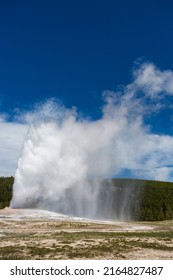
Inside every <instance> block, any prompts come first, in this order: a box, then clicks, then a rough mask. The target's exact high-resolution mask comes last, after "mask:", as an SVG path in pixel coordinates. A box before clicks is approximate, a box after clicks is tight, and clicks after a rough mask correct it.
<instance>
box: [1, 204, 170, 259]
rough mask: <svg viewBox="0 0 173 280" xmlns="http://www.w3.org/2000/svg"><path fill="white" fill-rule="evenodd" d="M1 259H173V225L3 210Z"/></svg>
mask: <svg viewBox="0 0 173 280" xmlns="http://www.w3.org/2000/svg"><path fill="white" fill-rule="evenodd" d="M0 259H146V260H150V259H153V260H156V259H173V221H164V222H118V221H117V222H112V221H109V222H103V221H91V220H88V219H82V218H74V217H70V216H65V215H61V214H58V213H54V212H48V211H43V210H36V209H10V208H5V209H3V210H0Z"/></svg>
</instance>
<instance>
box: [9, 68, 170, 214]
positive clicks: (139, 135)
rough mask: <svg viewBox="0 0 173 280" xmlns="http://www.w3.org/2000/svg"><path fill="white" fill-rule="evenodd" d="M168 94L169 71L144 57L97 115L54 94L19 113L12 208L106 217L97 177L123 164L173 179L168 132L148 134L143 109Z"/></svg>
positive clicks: (154, 176)
mask: <svg viewBox="0 0 173 280" xmlns="http://www.w3.org/2000/svg"><path fill="white" fill-rule="evenodd" d="M166 95H170V96H171V95H173V74H172V72H171V71H163V72H161V71H160V70H159V69H157V68H156V67H155V66H154V65H153V64H151V63H149V64H147V63H145V64H142V65H141V66H140V67H139V68H138V69H135V70H134V79H133V82H132V83H131V84H129V85H127V86H126V87H124V88H123V89H122V90H121V91H120V92H110V91H105V92H104V93H103V97H104V105H103V107H102V117H101V118H100V119H98V120H94V121H92V120H89V119H86V118H82V117H81V116H80V115H79V114H78V113H77V111H76V110H75V109H74V108H72V109H67V108H65V107H63V106H60V105H59V104H58V103H57V102H55V101H53V100H48V101H47V102H46V103H45V104H42V105H39V106H37V107H35V109H34V110H33V111H32V112H28V113H27V114H25V115H23V116H22V118H25V120H26V121H27V122H29V123H30V129H29V132H28V135H27V138H26V140H25V143H24V148H23V151H22V155H21V158H20V159H19V162H18V168H17V171H16V175H15V184H14V191H13V199H12V202H11V207H40V208H44V209H49V210H56V211H58V212H62V213H67V214H72V215H77V216H87V217H98V216H104V213H103V214H102V215H100V213H101V212H102V209H103V208H104V211H106V210H105V208H107V207H108V206H105V205H104V207H101V206H100V207H98V201H97V199H98V197H99V192H100V181H101V180H103V179H105V178H111V177H112V176H118V175H119V174H121V172H122V171H123V170H130V171H131V172H132V174H137V173H138V174H139V175H140V176H141V177H142V176H143V177H146V176H147V177H148V178H152V179H170V178H172V177H171V176H172V167H171V166H172V163H173V162H172V158H173V138H172V137H171V136H169V135H157V134H153V133H152V132H151V128H150V127H149V126H147V125H145V117H146V116H148V115H149V113H148V112H150V114H152V113H155V112H156V111H160V110H161V108H162V107H163V105H164V98H165V96H166ZM125 201H126V200H125ZM105 203H106V202H105ZM109 204H110V200H109V201H108V202H107V205H109ZM101 208H102V209H101Z"/></svg>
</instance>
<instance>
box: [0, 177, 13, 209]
mask: <svg viewBox="0 0 173 280" xmlns="http://www.w3.org/2000/svg"><path fill="white" fill-rule="evenodd" d="M13 183H14V177H0V209H2V208H4V207H8V206H9V204H10V201H11V198H12V187H13Z"/></svg>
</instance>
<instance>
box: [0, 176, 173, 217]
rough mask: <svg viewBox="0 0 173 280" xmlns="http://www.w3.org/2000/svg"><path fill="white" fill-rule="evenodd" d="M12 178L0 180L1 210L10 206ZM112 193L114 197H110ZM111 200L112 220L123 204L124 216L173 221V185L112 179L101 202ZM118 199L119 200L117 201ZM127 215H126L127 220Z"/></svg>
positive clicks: (104, 187)
mask: <svg viewBox="0 0 173 280" xmlns="http://www.w3.org/2000/svg"><path fill="white" fill-rule="evenodd" d="M13 183H14V178H13V177H0V208H1V209H2V208H4V207H8V206H9V204H10V201H11V198H12V186H13ZM110 194H111V195H110ZM110 197H111V198H112V203H111V209H110V211H111V217H112V218H115V219H116V213H118V211H119V209H120V208H122V207H121V206H122V204H123V203H124V209H125V213H126V212H128V213H129V214H130V215H129V218H130V217H131V218H132V219H133V220H138V221H140V220H141V221H162V220H169V219H173V183H170V182H160V181H148V180H136V179H112V180H111V181H109V183H107V181H104V183H103V187H102V191H101V194H100V198H99V199H100V203H101V204H102V205H103V207H104V201H105V200H106V199H109V198H110ZM117 198H118V199H117ZM126 216H127V215H126V214H125V217H126Z"/></svg>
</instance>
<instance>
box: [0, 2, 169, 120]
mask: <svg viewBox="0 0 173 280" xmlns="http://www.w3.org/2000/svg"><path fill="white" fill-rule="evenodd" d="M0 7H1V8H0V37H1V44H0V61H1V63H0V99H1V110H2V111H11V110H12V109H13V108H15V107H20V108H21V107H23V106H24V107H27V106H29V105H32V104H33V103H35V102H39V101H40V100H43V99H47V98H50V97H57V98H58V99H60V100H61V101H62V102H63V103H64V104H65V105H66V106H68V107H70V106H77V107H78V108H79V110H81V111H83V112H84V113H86V114H91V115H96V116H97V114H99V106H100V105H101V93H102V91H103V90H105V89H110V90H115V89H116V88H117V86H118V85H119V84H127V83H129V81H130V80H131V69H132V67H133V63H134V61H136V59H138V58H143V59H144V60H149V61H152V62H154V63H155V64H156V65H157V66H158V67H159V68H161V69H173V52H172V50H173V34H172V33H173V31H172V25H173V17H172V9H173V2H172V1H169V0H166V1H162V0H150V1H149V0H142V1H135V0H132V1H127V0H126V1H124V0H121V1H120V0H118V1H114V0H108V1H105V0H101V1H100V0H92V1H91V0H90V1H88V0H87V1H86V0H83V1H81V0H73V1H71V0H63V1H62V0H61V1H54V0H53V1H52V0H50V1H45V0H42V1H38V0H34V1H8V0H7V1H3V3H2V1H1V4H0Z"/></svg>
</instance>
